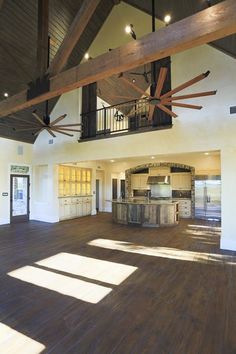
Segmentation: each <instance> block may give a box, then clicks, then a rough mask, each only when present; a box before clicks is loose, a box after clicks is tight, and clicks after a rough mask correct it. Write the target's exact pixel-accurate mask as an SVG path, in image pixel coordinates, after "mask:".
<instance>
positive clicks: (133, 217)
mask: <svg viewBox="0 0 236 354" xmlns="http://www.w3.org/2000/svg"><path fill="white" fill-rule="evenodd" d="M128 223H130V224H141V223H142V205H140V204H139V205H136V204H128Z"/></svg>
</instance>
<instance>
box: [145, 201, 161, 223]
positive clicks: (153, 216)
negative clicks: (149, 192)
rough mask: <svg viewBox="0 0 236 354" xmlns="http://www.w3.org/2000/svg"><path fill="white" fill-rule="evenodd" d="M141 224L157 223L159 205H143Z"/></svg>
mask: <svg viewBox="0 0 236 354" xmlns="http://www.w3.org/2000/svg"><path fill="white" fill-rule="evenodd" d="M143 225H144V226H153V227H154V226H155V227H157V226H158V225H159V206H157V205H148V204H147V205H143Z"/></svg>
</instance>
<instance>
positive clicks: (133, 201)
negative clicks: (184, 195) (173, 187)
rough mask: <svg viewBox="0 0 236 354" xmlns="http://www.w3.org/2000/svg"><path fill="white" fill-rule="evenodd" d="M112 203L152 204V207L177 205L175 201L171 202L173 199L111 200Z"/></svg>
mask: <svg viewBox="0 0 236 354" xmlns="http://www.w3.org/2000/svg"><path fill="white" fill-rule="evenodd" d="M112 203H120V204H140V205H149V204H153V205H163V204H165V205H167V204H177V203H178V201H177V200H173V199H162V200H142V199H139V200H138V199H136V200H133V199H122V200H119V199H113V200H112Z"/></svg>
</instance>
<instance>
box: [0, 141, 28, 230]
mask: <svg viewBox="0 0 236 354" xmlns="http://www.w3.org/2000/svg"><path fill="white" fill-rule="evenodd" d="M19 146H21V147H22V148H23V154H22V155H19V154H18V147H19ZM32 150H33V146H32V145H31V144H26V143H21V142H17V141H12V140H8V139H4V138H0V151H1V153H0V171H1V173H0V225H1V224H8V223H9V222H10V165H14V164H18V165H27V166H31V163H32ZM2 193H8V196H5V197H4V196H2Z"/></svg>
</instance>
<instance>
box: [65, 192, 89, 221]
mask: <svg viewBox="0 0 236 354" xmlns="http://www.w3.org/2000/svg"><path fill="white" fill-rule="evenodd" d="M91 213H92V197H78V198H76V197H71V198H59V219H60V220H67V219H74V218H78V217H81V216H86V215H91Z"/></svg>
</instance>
